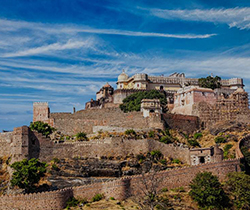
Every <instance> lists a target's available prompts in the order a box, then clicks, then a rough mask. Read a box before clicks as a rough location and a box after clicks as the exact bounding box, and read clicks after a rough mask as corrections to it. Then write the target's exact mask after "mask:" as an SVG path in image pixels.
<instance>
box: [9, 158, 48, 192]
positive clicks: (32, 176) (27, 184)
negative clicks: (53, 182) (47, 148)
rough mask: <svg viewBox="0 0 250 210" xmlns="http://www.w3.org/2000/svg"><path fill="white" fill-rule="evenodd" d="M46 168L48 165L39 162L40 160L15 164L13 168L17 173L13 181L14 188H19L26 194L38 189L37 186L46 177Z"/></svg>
mask: <svg viewBox="0 0 250 210" xmlns="http://www.w3.org/2000/svg"><path fill="white" fill-rule="evenodd" d="M46 167H47V165H46V163H44V162H39V161H38V159H35V158H32V159H30V160H27V159H24V160H22V161H18V162H15V163H13V164H12V165H11V168H13V169H14V170H15V171H14V173H13V176H12V179H11V184H12V186H18V187H19V188H22V189H24V190H25V191H26V192H32V191H34V189H35V188H36V187H35V184H37V183H38V182H39V181H40V179H41V177H43V176H44V175H45V173H46Z"/></svg>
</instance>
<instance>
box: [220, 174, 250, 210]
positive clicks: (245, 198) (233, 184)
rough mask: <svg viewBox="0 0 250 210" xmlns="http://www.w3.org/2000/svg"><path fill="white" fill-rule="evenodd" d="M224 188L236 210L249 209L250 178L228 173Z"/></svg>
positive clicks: (244, 175)
mask: <svg viewBox="0 0 250 210" xmlns="http://www.w3.org/2000/svg"><path fill="white" fill-rule="evenodd" d="M225 188H226V191H227V193H228V194H229V196H230V197H231V198H232V199H233V205H234V206H235V207H236V208H237V209H250V176H248V175H246V174H245V173H243V172H233V173H229V174H228V175H227V181H226V183H225Z"/></svg>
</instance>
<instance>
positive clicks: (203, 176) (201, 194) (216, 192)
mask: <svg viewBox="0 0 250 210" xmlns="http://www.w3.org/2000/svg"><path fill="white" fill-rule="evenodd" d="M190 187H191V190H190V192H189V195H190V196H191V198H192V199H193V200H194V201H196V202H197V203H198V205H199V207H201V208H203V209H223V208H224V207H226V206H227V205H228V202H229V199H228V197H227V196H226V194H225V192H224V190H223V188H222V185H221V183H220V182H219V180H218V177H217V176H214V175H212V173H211V172H203V173H198V174H197V175H196V176H195V178H194V179H193V180H192V182H191V183H190Z"/></svg>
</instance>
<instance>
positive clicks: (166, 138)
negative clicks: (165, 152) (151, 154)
mask: <svg viewBox="0 0 250 210" xmlns="http://www.w3.org/2000/svg"><path fill="white" fill-rule="evenodd" d="M160 142H162V143H164V144H171V143H172V142H173V141H172V139H171V137H170V136H162V137H161V139H160Z"/></svg>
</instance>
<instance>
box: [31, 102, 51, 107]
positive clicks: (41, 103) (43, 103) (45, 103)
mask: <svg viewBox="0 0 250 210" xmlns="http://www.w3.org/2000/svg"><path fill="white" fill-rule="evenodd" d="M33 106H49V103H48V102H34V103H33Z"/></svg>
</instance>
